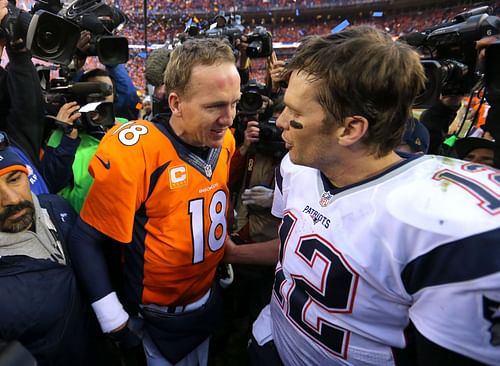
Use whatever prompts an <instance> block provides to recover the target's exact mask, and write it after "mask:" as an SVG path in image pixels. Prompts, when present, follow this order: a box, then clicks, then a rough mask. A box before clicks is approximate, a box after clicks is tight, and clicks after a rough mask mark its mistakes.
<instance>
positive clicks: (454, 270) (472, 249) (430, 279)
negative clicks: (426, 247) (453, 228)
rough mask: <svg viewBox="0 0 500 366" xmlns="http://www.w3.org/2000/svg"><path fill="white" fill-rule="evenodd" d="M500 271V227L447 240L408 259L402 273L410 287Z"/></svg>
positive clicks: (411, 292)
mask: <svg viewBox="0 0 500 366" xmlns="http://www.w3.org/2000/svg"><path fill="white" fill-rule="evenodd" d="M496 272H500V228H498V229H495V230H492V231H487V232H484V233H481V234H477V235H474V236H470V237H467V238H463V239H460V240H457V241H454V242H451V243H446V244H443V245H441V246H439V247H437V248H435V249H433V250H431V251H430V252H428V253H426V254H424V255H422V256H420V257H418V258H415V259H414V260H413V261H411V262H410V263H408V264H407V265H406V267H405V268H404V269H403V271H402V273H401V278H402V280H403V284H404V286H405V288H406V291H407V292H408V293H409V294H414V293H416V292H417V291H419V290H421V289H422V288H424V287H428V286H436V285H442V284H447V283H454V282H461V281H469V280H473V279H475V278H479V277H482V276H487V275H490V274H493V273H496Z"/></svg>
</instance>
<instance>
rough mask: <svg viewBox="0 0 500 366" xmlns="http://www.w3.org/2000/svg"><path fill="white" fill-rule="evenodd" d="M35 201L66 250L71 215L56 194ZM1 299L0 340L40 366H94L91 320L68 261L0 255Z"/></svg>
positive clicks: (71, 223)
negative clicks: (10, 343)
mask: <svg viewBox="0 0 500 366" xmlns="http://www.w3.org/2000/svg"><path fill="white" fill-rule="evenodd" d="M39 201H40V205H41V206H42V207H44V208H46V209H47V210H48V212H49V214H50V217H51V219H52V222H53V223H54V225H55V226H56V228H57V232H58V235H59V240H61V242H63V247H65V243H64V240H66V238H67V235H68V232H69V230H70V228H71V226H72V225H73V223H74V221H75V218H76V214H75V213H74V211H73V209H72V208H71V206H70V205H69V204H68V203H67V202H66V201H65V200H64V199H62V198H61V197H59V196H55V195H41V196H39ZM66 258H68V256H67V255H66ZM0 299H2V301H0V338H1V339H3V340H7V341H10V340H18V341H19V342H21V343H22V344H23V345H24V346H25V347H26V348H27V349H28V350H29V351H30V352H31V353H32V354H33V355H34V356H35V358H36V359H37V361H38V364H39V365H41V366H43V365H54V366H55V365H94V364H96V362H95V360H94V356H95V355H94V350H93V344H91V342H94V341H95V331H96V329H97V328H96V325H95V324H96V323H95V319H94V318H93V314H92V313H91V310H90V308H89V306H88V305H87V302H86V301H85V300H84V298H83V297H82V295H81V294H80V290H79V288H78V285H77V281H76V278H75V276H74V274H73V271H72V269H71V266H70V264H69V263H68V265H62V264H59V263H56V262H53V261H50V260H46V259H34V258H30V257H27V256H23V255H16V256H3V257H0Z"/></svg>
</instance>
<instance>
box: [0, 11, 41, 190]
mask: <svg viewBox="0 0 500 366" xmlns="http://www.w3.org/2000/svg"><path fill="white" fill-rule="evenodd" d="M8 16H9V15H8V9H7V2H6V1H3V2H2V3H1V5H0V30H1V32H0V56H1V55H2V53H3V50H4V48H5V49H6V50H7V54H8V56H9V64H8V65H7V67H6V69H3V68H1V67H0V129H2V130H4V131H6V132H7V133H8V134H9V136H10V140H11V143H12V145H13V148H14V149H15V151H16V153H17V154H18V155H19V156H20V157H21V158H22V159H23V161H24V163H25V164H26V165H27V166H28V167H29V169H28V170H29V182H30V184H31V189H32V191H33V192H34V193H36V194H40V193H48V189H47V186H46V184H45V182H44V180H43V178H42V175H41V174H40V173H39V172H38V169H39V168H40V158H39V156H40V151H41V147H42V141H43V137H44V129H45V125H44V108H43V97H42V90H41V88H40V81H39V78H38V75H37V72H36V70H35V67H34V66H33V63H32V62H31V53H30V52H29V51H28V50H27V49H26V48H25V47H24V40H23V39H17V38H16V39H13V38H12V36H13V35H11V34H9V33H8V32H7V31H6V30H5V29H3V28H2V27H3V24H4V23H3V21H4V20H5V19H6V17H8Z"/></svg>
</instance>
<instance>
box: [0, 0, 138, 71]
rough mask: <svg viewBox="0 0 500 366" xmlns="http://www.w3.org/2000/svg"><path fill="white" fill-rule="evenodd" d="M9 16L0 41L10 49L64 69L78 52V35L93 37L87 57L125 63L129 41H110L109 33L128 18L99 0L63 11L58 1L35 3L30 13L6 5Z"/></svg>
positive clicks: (81, 0) (0, 30) (0, 29)
mask: <svg viewBox="0 0 500 366" xmlns="http://www.w3.org/2000/svg"><path fill="white" fill-rule="evenodd" d="M7 8H8V15H7V16H5V18H4V19H3V20H2V22H1V24H0V37H3V38H7V39H9V42H10V44H11V46H12V47H17V48H23V47H24V46H26V47H27V48H28V49H30V50H31V53H32V54H33V56H34V57H36V58H39V59H41V60H45V61H49V62H53V63H56V64H63V65H67V64H69V63H70V62H71V60H72V58H73V55H74V54H75V52H76V51H77V42H78V40H79V39H80V32H81V31H82V30H88V31H90V33H91V34H92V38H91V41H90V48H89V50H88V51H87V52H86V54H85V55H86V56H98V57H99V60H100V61H101V62H102V63H104V64H107V65H114V64H118V63H125V62H127V60H128V41H127V39H126V38H124V37H113V36H112V32H113V31H114V30H115V29H117V28H118V27H119V26H121V25H122V24H123V23H124V22H125V21H126V20H127V18H126V17H125V15H124V14H123V13H122V12H121V11H120V10H118V9H115V8H113V7H110V6H108V5H106V4H104V3H102V0H76V1H74V2H73V3H71V4H70V5H69V6H68V7H67V8H63V6H62V5H61V3H60V0H38V1H37V2H36V3H35V4H34V6H33V8H32V13H34V14H33V15H32V14H31V13H28V12H26V11H23V10H21V9H18V8H16V7H15V1H9V4H8V7H7Z"/></svg>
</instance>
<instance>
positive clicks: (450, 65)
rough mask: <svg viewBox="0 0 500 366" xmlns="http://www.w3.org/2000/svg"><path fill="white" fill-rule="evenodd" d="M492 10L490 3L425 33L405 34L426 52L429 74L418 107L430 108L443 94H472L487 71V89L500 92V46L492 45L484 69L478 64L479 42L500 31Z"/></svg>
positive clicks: (426, 65) (406, 40) (498, 22)
mask: <svg viewBox="0 0 500 366" xmlns="http://www.w3.org/2000/svg"><path fill="white" fill-rule="evenodd" d="M490 11H491V9H490V8H489V7H488V6H484V7H480V8H476V9H473V10H470V11H468V12H463V13H460V14H458V15H456V16H455V17H454V19H453V20H452V21H450V22H447V23H444V24H439V25H437V26H435V27H432V28H430V29H427V30H426V31H424V32H422V33H418V32H417V33H411V34H409V35H407V36H404V37H402V40H403V41H405V42H407V43H408V44H410V45H412V46H414V47H416V48H417V49H418V50H419V51H420V52H421V53H422V56H423V57H422V65H423V66H424V69H425V73H426V76H427V82H426V86H425V90H424V91H423V92H422V93H421V94H420V95H419V96H418V97H417V100H416V103H415V107H418V108H428V107H430V105H432V104H433V103H434V102H435V101H436V100H437V99H438V98H439V97H440V95H465V94H468V93H469V92H470V91H471V90H472V89H473V87H474V86H475V85H476V84H477V83H478V82H479V81H480V80H481V79H482V78H483V74H484V81H485V84H486V86H487V90H486V92H487V93H490V94H491V93H492V92H494V91H495V90H497V92H498V90H499V86H498V77H497V76H496V75H498V73H499V72H500V70H498V65H499V64H498V62H491V60H496V61H498V60H499V54H500V48H499V47H498V46H495V45H492V46H489V47H488V48H489V49H488V50H487V51H488V52H487V61H486V68H485V69H484V70H481V69H480V68H479V67H478V66H479V65H478V64H477V60H478V51H477V50H476V41H478V40H480V39H481V38H484V37H487V36H493V35H497V34H499V33H500V18H499V17H497V16H493V15H489V12H490ZM488 59H490V61H489V62H488ZM483 71H484V72H483ZM494 80H496V81H494ZM488 89H489V90H488Z"/></svg>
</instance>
